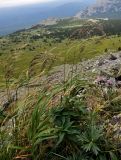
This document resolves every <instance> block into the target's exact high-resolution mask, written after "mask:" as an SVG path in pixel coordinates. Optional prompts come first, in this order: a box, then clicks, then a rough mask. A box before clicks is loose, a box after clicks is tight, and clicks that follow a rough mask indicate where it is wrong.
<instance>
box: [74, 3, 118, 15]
mask: <svg viewBox="0 0 121 160" xmlns="http://www.w3.org/2000/svg"><path fill="white" fill-rule="evenodd" d="M120 13H121V1H120V0H97V1H96V3H95V4H94V5H92V6H90V7H88V8H87V9H86V10H84V11H83V12H82V11H81V12H79V13H78V14H77V15H76V16H77V17H81V18H89V17H97V18H119V17H120V18H121V16H120Z"/></svg>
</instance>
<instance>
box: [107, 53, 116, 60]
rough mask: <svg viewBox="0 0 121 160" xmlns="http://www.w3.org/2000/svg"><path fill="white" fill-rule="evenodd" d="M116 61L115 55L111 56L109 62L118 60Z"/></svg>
mask: <svg viewBox="0 0 121 160" xmlns="http://www.w3.org/2000/svg"><path fill="white" fill-rule="evenodd" d="M116 59H117V57H116V56H114V55H113V54H110V57H109V60H111V61H114V60H116Z"/></svg>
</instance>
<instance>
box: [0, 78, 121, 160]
mask: <svg viewBox="0 0 121 160" xmlns="http://www.w3.org/2000/svg"><path fill="white" fill-rule="evenodd" d="M94 92H95V93H94ZM112 92H114V91H112ZM117 94H119V93H115V94H114V95H115V97H116V96H118V95H117ZM108 96H112V94H110V95H109V94H108ZM113 97H114V96H113ZM115 97H114V98H115ZM109 100H110V99H109V98H108V99H107V100H106V99H105V98H104V97H103V95H102V93H101V90H100V88H99V87H97V86H95V85H92V84H90V82H88V81H82V80H81V79H80V78H79V77H78V78H77V77H75V78H73V79H72V80H69V81H68V82H67V83H65V84H64V85H57V86H54V87H53V86H52V87H51V88H49V89H48V90H47V91H45V90H44V88H43V90H41V92H39V93H36V95H34V97H33V95H31V96H29V97H28V98H27V97H26V100H25V101H24V102H23V103H19V105H20V106H19V107H18V109H17V110H16V112H15V113H14V114H13V115H12V116H10V117H8V118H7V121H6V123H5V124H4V123H1V127H0V148H1V149H0V159H1V160H12V159H25V160H28V159H29V160H31V159H32V160H48V159H50V160H61V159H65V160H80V159H81V160H82V159H83V160H90V159H91V160H95V159H96V160H118V159H119V158H118V157H119V156H120V152H119V150H120V147H119V146H117V145H116V143H114V142H113V141H112V139H113V134H112V135H109V130H108V128H106V126H107V124H106V122H107V120H109V119H110V116H111V114H112V113H113V110H111V107H110V106H109V103H108V102H107V101H109ZM110 102H111V100H110ZM2 121H4V119H3V120H2ZM111 136H112V139H111Z"/></svg>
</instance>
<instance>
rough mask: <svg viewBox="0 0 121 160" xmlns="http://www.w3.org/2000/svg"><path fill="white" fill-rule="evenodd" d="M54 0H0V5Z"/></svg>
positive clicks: (18, 4) (17, 4)
mask: <svg viewBox="0 0 121 160" xmlns="http://www.w3.org/2000/svg"><path fill="white" fill-rule="evenodd" d="M51 1H54V0H0V7H12V6H20V5H26V4H34V3H43V2H44V3H45V2H51Z"/></svg>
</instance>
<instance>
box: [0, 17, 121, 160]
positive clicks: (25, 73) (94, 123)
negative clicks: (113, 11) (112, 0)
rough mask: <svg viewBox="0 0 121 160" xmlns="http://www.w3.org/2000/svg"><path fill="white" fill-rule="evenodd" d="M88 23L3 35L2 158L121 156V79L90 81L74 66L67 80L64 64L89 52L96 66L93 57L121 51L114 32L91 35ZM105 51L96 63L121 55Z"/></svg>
mask: <svg viewBox="0 0 121 160" xmlns="http://www.w3.org/2000/svg"><path fill="white" fill-rule="evenodd" d="M103 23H104V22H103ZM110 23H111V22H107V21H106V22H105V23H104V24H105V28H106V29H107V28H109V26H110V25H108V24H110ZM89 24H90V25H91V27H92V29H94V28H95V26H96V27H97V26H98V27H99V26H100V21H98V22H96V24H95V22H93V23H92V22H90V21H88V20H77V19H76V20H74V19H67V20H61V21H59V22H58V23H57V24H54V25H48V26H44V25H42V26H40V25H37V26H33V27H32V28H29V29H26V30H23V31H18V32H16V33H14V34H11V35H8V36H5V37H1V38H0V105H1V106H0V160H14V159H15V160H16V159H19V160H48V159H50V160H120V156H121V152H120V150H121V147H120V146H121V136H120V133H121V129H120V124H121V89H120V83H119V84H117V85H116V84H115V82H114V83H113V82H112V78H114V77H113V76H112V77H110V78H111V79H109V75H108V73H107V74H106V77H103V79H104V78H107V79H106V82H105V83H94V81H95V78H94V77H95V76H96V75H94V77H93V76H92V74H93V73H92V72H91V73H90V72H88V70H87V72H86V71H84V72H80V74H77V72H76V71H74V69H73V68H72V69H71V70H70V72H71V75H70V78H69V79H66V77H68V76H67V75H66V74H67V73H66V67H67V66H68V64H77V63H78V62H80V61H84V60H87V59H91V58H93V60H92V63H91V66H92V69H97V68H93V64H94V65H95V64H97V60H99V59H94V57H95V56H99V55H103V54H104V53H107V56H108V54H110V53H111V52H113V53H115V52H117V51H121V36H120V33H119V32H115V33H114V32H113V30H112V28H113V27H112V28H111V30H110V34H109V32H105V34H103V35H101V36H99V35H98V34H97V32H95V34H94V35H93V36H92V35H91V34H90V35H89V34H87V33H88V29H89V28H88V27H89ZM101 24H102V21H101ZM85 26H86V27H87V28H86V29H87V30H84V29H85ZM106 26H107V27H106ZM103 27H104V26H103ZM103 27H101V28H103ZM116 27H117V25H115V29H117V28H116ZM118 28H119V25H118ZM96 29H97V28H96ZM75 31H76V34H80V35H79V36H73V37H72V36H71V35H73V32H75ZM80 31H85V35H86V38H85V35H84V36H83V32H80ZM108 31H109V30H108ZM112 32H113V33H112ZM111 33H112V35H111ZM105 56H106V55H105ZM105 56H104V59H101V60H103V62H102V61H101V65H104V66H108V64H109V65H110V66H112V63H113V62H114V61H115V60H114V59H116V61H115V63H116V62H118V63H117V64H119V63H120V61H121V57H120V58H119V56H120V53H119V55H118V56H117V57H115V56H113V58H112V57H111V59H109V57H108V58H107V59H106V58H105ZM105 60H107V63H106V62H104V61H105ZM95 61H96V62H95ZM102 63H103V64H102ZM65 64H67V65H65ZM83 64H85V65H87V66H84V68H87V67H90V64H89V65H88V61H87V63H83ZM60 65H61V66H60ZM55 66H58V68H61V70H59V69H58V70H57V73H56V74H54V72H55V70H54V69H55V68H54V69H52V68H53V67H55ZM71 66H74V65H71ZM75 66H76V65H75ZM95 66H97V65H95ZM104 66H102V68H103V67H104ZM110 66H109V67H110ZM80 67H81V66H80ZM98 67H99V66H98ZM99 69H100V67H99ZM108 69H109V70H110V68H108ZM111 69H112V68H111ZM67 70H68V68H67ZM49 71H51V72H49ZM80 71H81V70H80ZM73 72H74V76H73V75H72V74H73ZM104 72H105V67H104ZM94 74H96V73H94ZM112 74H113V73H112V70H111V75H112ZM114 74H115V73H114ZM45 75H48V76H47V77H46V76H45ZM111 75H110V76H111ZM103 76H104V75H103ZM85 77H86V78H85ZM101 78H102V77H98V80H99V79H101ZM118 78H120V77H118ZM113 80H114V79H113Z"/></svg>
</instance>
